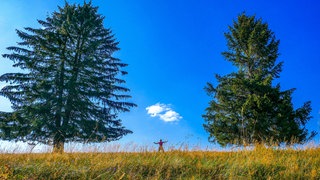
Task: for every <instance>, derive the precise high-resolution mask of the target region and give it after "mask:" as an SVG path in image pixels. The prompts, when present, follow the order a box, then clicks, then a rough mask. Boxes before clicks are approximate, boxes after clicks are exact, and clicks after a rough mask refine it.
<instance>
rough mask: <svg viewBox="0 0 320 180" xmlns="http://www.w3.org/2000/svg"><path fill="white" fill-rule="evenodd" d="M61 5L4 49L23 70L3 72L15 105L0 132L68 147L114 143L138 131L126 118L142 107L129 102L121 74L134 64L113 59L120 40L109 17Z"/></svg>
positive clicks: (1, 120)
mask: <svg viewBox="0 0 320 180" xmlns="http://www.w3.org/2000/svg"><path fill="white" fill-rule="evenodd" d="M58 8H59V10H58V11H55V12H54V13H53V14H52V15H51V16H48V17H47V18H46V20H38V22H39V24H40V26H41V28H31V27H27V28H25V30H24V31H21V30H17V34H18V36H19V37H20V38H21V39H22V42H19V43H18V46H13V47H8V48H7V49H8V50H10V51H12V53H11V54H3V57H4V58H7V59H10V60H12V61H13V62H14V65H13V66H14V67H17V68H21V69H22V70H23V71H22V72H20V73H6V74H3V75H2V76H0V81H5V82H9V83H10V84H9V85H7V86H5V87H4V88H2V89H1V91H0V95H2V96H4V97H6V98H8V99H9V100H10V101H11V103H12V109H13V112H10V113H9V112H1V113H0V129H1V131H0V137H1V138H2V139H5V140H18V141H20V140H21V141H26V142H39V143H45V144H53V148H54V152H63V150H64V143H65V142H70V141H73V142H101V141H114V140H118V139H120V138H121V137H122V136H124V135H126V134H128V133H132V132H131V131H130V130H127V129H125V127H123V125H122V123H121V119H119V118H118V113H120V112H127V111H129V110H130V108H131V107H135V106H136V105H135V104H133V103H131V102H127V99H128V98H130V97H131V96H129V95H127V92H128V91H129V89H128V88H126V87H123V86H122V85H123V84H124V83H125V81H124V80H123V79H121V78H120V76H122V75H125V74H127V72H126V71H123V70H122V68H124V67H125V66H127V64H125V63H122V62H121V61H120V59H118V58H115V57H114V56H113V53H114V52H116V51H118V50H119V48H118V42H117V41H116V39H115V37H114V35H113V34H112V31H111V30H110V29H106V28H104V26H103V20H104V17H102V16H101V15H99V14H98V13H97V11H98V8H97V7H93V6H92V4H91V2H90V3H84V4H83V5H82V6H81V5H75V4H74V5H70V4H68V3H66V4H65V6H64V7H58Z"/></svg>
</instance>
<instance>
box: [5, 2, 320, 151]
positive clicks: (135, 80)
mask: <svg viewBox="0 0 320 180" xmlns="http://www.w3.org/2000/svg"><path fill="white" fill-rule="evenodd" d="M69 2H70V3H83V0H69ZM92 2H93V4H94V5H95V6H99V13H100V14H102V15H103V16H105V17H106V19H105V21H104V23H105V27H110V28H111V29H112V30H113V32H114V34H115V37H116V38H117V40H118V41H120V45H119V47H120V48H121V50H120V51H119V52H117V53H116V56H117V57H119V58H120V59H121V60H122V61H123V62H125V63H127V64H129V66H128V67H127V68H126V70H127V71H128V72H129V74H128V75H127V76H126V77H125V79H126V81H127V83H126V86H127V87H128V88H130V89H131V95H132V96H133V99H132V101H133V102H135V103H136V104H137V105H138V107H137V108H134V109H132V111H131V112H130V113H125V114H121V118H122V119H123V123H124V125H125V126H126V127H127V128H129V129H131V130H132V131H133V132H134V133H133V134H130V135H128V136H126V137H124V138H123V139H121V140H120V141H119V142H121V143H125V142H134V143H138V144H139V143H141V144H145V145H148V144H152V142H153V141H156V140H159V139H160V138H163V139H166V140H168V141H169V142H170V143H171V144H172V145H176V144H181V143H189V144H190V145H191V146H194V145H196V144H198V145H199V144H201V145H202V146H206V145H209V143H208V142H207V137H208V134H207V133H206V132H205V131H204V129H203V127H202V124H203V123H204V120H203V118H202V117H201V115H202V114H204V109H205V108H206V107H207V106H208V102H209V100H210V98H209V97H208V96H207V95H206V93H205V92H204V90H203V88H204V86H205V85H206V82H212V83H213V84H214V85H216V82H215V78H214V74H215V73H218V74H222V75H224V74H227V73H230V72H232V71H233V70H234V67H233V66H232V65H231V64H230V63H228V62H226V61H225V60H224V59H223V57H222V56H221V52H222V51H225V50H226V49H227V47H226V41H225V38H224V35H223V33H224V32H226V31H227V26H228V25H231V24H232V21H233V20H234V19H235V18H236V17H237V15H239V14H240V13H242V12H244V11H245V12H246V13H247V14H249V15H254V14H255V15H256V16H257V17H261V18H262V19H263V20H264V21H265V22H268V24H269V27H270V28H271V30H272V31H273V32H275V35H276V37H277V38H278V39H280V41H281V43H280V49H279V52H280V54H281V56H280V57H279V61H284V66H283V72H282V73H281V74H280V79H279V80H278V82H280V84H281V86H282V89H283V90H285V89H289V88H297V90H296V91H295V92H294V94H293V103H294V105H295V107H300V106H301V105H302V104H303V102H305V101H307V100H311V101H312V108H313V111H312V116H313V118H312V119H311V121H310V122H309V123H308V125H307V127H308V129H309V130H316V131H319V127H320V95H319V92H320V70H319V68H320V53H319V52H320V49H319V48H320V34H319V32H320V10H319V9H320V2H318V1H316V0H304V1H301V0H283V1H279V0H277V1H275V0H270V1H265V0H256V1H245V0H236V1H226V0H214V1H213V0H187V1H186V0H161V1H159V0H135V1H129V0H104V1H102V0H93V1H92ZM58 5H60V6H63V5H64V0H55V1H43V0H28V1H25V0H2V1H1V5H0V53H1V54H3V53H5V52H6V50H5V48H6V47H8V46H11V45H16V44H15V43H16V42H17V41H19V39H18V37H17V35H16V33H15V29H22V28H23V27H27V26H30V27H39V25H38V24H37V22H36V19H45V17H46V16H47V15H49V14H50V13H52V12H53V11H55V10H57V6H58ZM11 65H12V64H11V63H10V62H9V60H5V59H3V58H2V57H0V74H3V73H7V72H12V71H17V70H16V69H13V68H12V67H11ZM3 85H4V84H0V86H3ZM9 110H10V104H9V102H8V101H7V100H5V99H4V98H2V97H1V98H0V111H9ZM317 139H319V136H317Z"/></svg>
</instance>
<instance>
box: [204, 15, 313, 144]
mask: <svg viewBox="0 0 320 180" xmlns="http://www.w3.org/2000/svg"><path fill="white" fill-rule="evenodd" d="M225 37H226V39H227V46H228V49H229V50H228V51H226V52H223V53H222V55H223V56H224V57H225V59H226V60H227V61H230V62H232V64H233V65H235V66H236V67H237V68H238V71H237V72H233V73H231V74H228V75H225V76H220V75H216V79H217V81H218V85H217V86H216V87H214V86H213V85H212V84H210V83H208V85H207V86H206V88H205V90H206V91H207V93H208V94H209V95H210V96H212V100H211V101H210V103H209V107H208V108H207V109H206V114H205V115H204V116H203V117H204V118H205V120H206V124H205V125H204V127H205V129H206V130H207V131H208V132H209V133H210V138H209V140H210V141H212V142H218V143H219V144H221V145H224V146H225V145H228V144H238V145H246V144H252V143H254V142H269V141H273V142H274V141H276V142H279V143H282V142H289V143H291V142H297V143H303V142H305V141H306V140H308V139H310V138H312V137H313V136H314V135H315V132H311V135H310V136H308V131H307V130H306V128H305V124H306V123H307V121H308V120H309V119H310V118H311V117H310V116H309V114H310V112H311V103H310V102H306V103H305V104H304V105H303V106H302V107H301V108H298V109H296V110H295V109H294V108H293V104H292V102H291V101H292V98H291V95H292V93H293V91H294V89H290V90H286V91H281V88H280V84H277V85H276V86H274V85H273V84H272V81H273V80H274V79H276V78H279V74H280V72H281V67H282V64H283V63H282V62H279V63H277V61H276V60H277V58H278V55H279V53H278V46H279V40H277V39H276V38H275V35H274V33H273V32H272V31H271V30H270V29H269V28H268V24H267V23H263V22H262V20H261V19H256V18H255V16H251V17H250V16H247V15H245V14H241V15H240V16H239V17H238V19H237V21H234V23H233V26H229V32H227V33H225Z"/></svg>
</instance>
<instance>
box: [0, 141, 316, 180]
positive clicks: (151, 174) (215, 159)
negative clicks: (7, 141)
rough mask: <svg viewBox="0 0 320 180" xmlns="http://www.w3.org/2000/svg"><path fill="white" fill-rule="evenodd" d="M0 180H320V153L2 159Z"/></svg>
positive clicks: (174, 153) (119, 154)
mask: <svg viewBox="0 0 320 180" xmlns="http://www.w3.org/2000/svg"><path fill="white" fill-rule="evenodd" d="M142 149H144V148H142ZM146 149H147V148H146ZM0 179H320V148H315V147H313V148H312V147H310V148H306V149H304V150H297V149H292V148H286V149H285V150H277V149H272V148H265V147H264V146H260V145H257V146H256V147H255V148H253V149H251V150H237V151H231V152H212V151H185V150H171V151H168V152H165V153H158V152H148V151H141V152H115V153H97V152H96V153H64V154H52V153H42V154H34V153H26V154H0Z"/></svg>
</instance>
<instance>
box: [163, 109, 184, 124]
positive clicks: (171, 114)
mask: <svg viewBox="0 0 320 180" xmlns="http://www.w3.org/2000/svg"><path fill="white" fill-rule="evenodd" d="M159 117H160V119H162V120H164V121H166V122H172V121H178V120H179V119H181V118H182V117H181V116H180V114H179V113H177V112H175V111H173V110H169V111H167V112H166V113H164V114H160V116H159Z"/></svg>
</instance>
